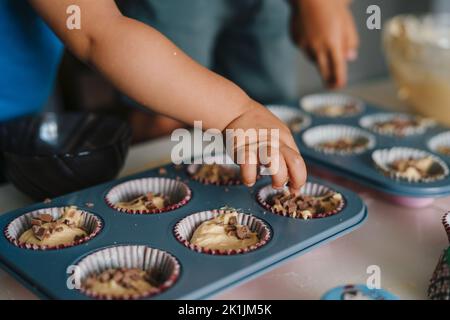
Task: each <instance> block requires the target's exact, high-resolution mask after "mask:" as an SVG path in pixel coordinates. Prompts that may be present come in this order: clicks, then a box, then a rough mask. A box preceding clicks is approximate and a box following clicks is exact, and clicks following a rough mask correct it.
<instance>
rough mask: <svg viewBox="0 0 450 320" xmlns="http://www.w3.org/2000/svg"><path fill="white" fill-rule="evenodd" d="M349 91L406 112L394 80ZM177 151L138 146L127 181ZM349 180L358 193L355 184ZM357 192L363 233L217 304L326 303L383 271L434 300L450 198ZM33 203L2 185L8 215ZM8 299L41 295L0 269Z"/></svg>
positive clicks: (407, 293) (162, 145)
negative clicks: (364, 209) (395, 199)
mask: <svg viewBox="0 0 450 320" xmlns="http://www.w3.org/2000/svg"><path fill="white" fill-rule="evenodd" d="M347 92H350V93H352V94H354V95H357V96H361V97H363V98H365V99H367V100H369V101H371V102H374V103H377V104H379V105H384V106H389V107H392V108H396V109H398V108H403V106H402V104H401V103H400V102H399V101H398V100H396V98H395V90H394V89H393V86H392V84H391V83H390V82H386V81H380V82H373V83H369V84H364V85H362V86H355V87H352V88H350V89H349V90H347ZM171 145H172V143H171V142H170V140H169V138H162V139H158V140H156V141H152V142H150V143H146V144H142V145H139V146H135V147H133V148H132V149H131V150H130V154H129V156H128V159H127V162H126V164H125V167H124V169H123V170H122V173H121V176H124V175H128V174H131V173H135V172H139V171H142V170H144V169H148V168H150V167H155V166H157V165H160V164H162V163H164V162H168V160H169V159H170V148H171ZM341 182H342V183H343V184H344V186H346V187H349V186H350V187H352V184H351V183H348V182H346V181H341ZM356 189H357V190H358V193H359V194H360V196H361V197H362V198H363V199H364V201H365V202H366V204H367V206H368V208H369V218H368V220H367V221H366V222H365V224H364V225H363V226H362V227H361V228H359V229H357V230H356V231H354V232H352V233H350V234H348V235H346V236H344V237H342V238H339V239H337V240H335V241H333V242H331V243H329V244H326V245H323V246H321V247H319V248H317V249H314V250H313V251H311V252H309V253H307V254H305V255H303V256H300V257H298V258H296V259H294V260H291V261H290V262H287V263H286V264H284V265H281V266H280V267H278V268H276V269H274V270H272V271H270V272H268V273H266V274H264V275H262V276H259V277H257V278H255V279H253V280H251V281H249V282H247V283H245V284H243V285H239V286H238V287H235V288H233V289H230V290H227V291H225V292H224V293H222V294H220V295H218V296H216V298H217V299H319V298H320V297H321V296H322V294H323V293H325V292H326V291H327V290H329V289H331V288H333V287H335V286H338V285H344V284H359V283H361V284H364V283H366V279H367V278H368V276H369V275H368V274H367V273H366V269H367V267H368V266H371V265H377V266H379V267H380V269H381V286H382V287H383V288H384V289H387V290H389V291H390V292H392V293H393V294H396V295H397V296H399V297H400V298H401V299H426V291H427V287H428V281H429V279H430V277H431V275H432V272H433V270H434V268H435V266H436V264H437V261H438V258H439V256H440V254H441V252H442V250H443V249H445V248H446V247H447V246H448V240H447V237H446V234H445V231H444V228H443V226H442V223H441V218H442V216H443V215H444V213H445V212H446V211H447V210H448V208H450V197H449V198H443V199H439V200H436V201H435V202H434V203H433V204H432V205H430V206H429V207H427V208H423V209H410V208H404V207H399V206H396V205H393V204H390V203H387V202H386V201H384V200H382V199H380V198H378V197H377V196H376V195H374V194H373V193H372V192H370V191H367V190H364V189H361V188H359V187H357V188H356ZM30 203H31V200H29V199H28V198H26V197H25V196H23V195H22V194H21V193H19V191H17V190H16V189H15V188H14V187H13V186H11V185H3V186H0V214H2V213H5V212H7V211H10V210H13V209H16V208H20V207H23V206H26V205H28V204H30ZM0 299H36V296H35V295H34V294H32V293H31V292H30V291H29V290H27V289H26V288H24V287H23V286H22V285H20V284H19V283H18V282H17V281H16V280H14V279H13V278H12V277H11V276H9V275H8V274H6V273H5V272H4V271H2V270H0Z"/></svg>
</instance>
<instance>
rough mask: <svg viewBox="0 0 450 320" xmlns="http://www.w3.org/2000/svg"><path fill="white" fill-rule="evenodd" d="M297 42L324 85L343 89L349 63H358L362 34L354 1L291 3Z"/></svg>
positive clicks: (324, 0)
mask: <svg viewBox="0 0 450 320" xmlns="http://www.w3.org/2000/svg"><path fill="white" fill-rule="evenodd" d="M290 2H291V4H292V10H293V19H292V33H293V37H294V41H295V42H296V43H297V44H298V45H299V47H301V48H302V49H304V50H305V52H306V54H307V55H308V56H309V57H310V58H311V59H312V60H313V61H315V62H316V64H317V67H318V68H319V71H320V74H321V76H322V78H323V80H324V82H325V83H326V84H327V85H328V86H329V87H331V88H339V87H342V86H343V85H345V84H346V82H347V61H351V60H354V59H356V57H357V54H358V52H357V50H358V42H359V40H358V33H357V31H356V27H355V24H354V21H353V17H352V13H351V11H350V9H349V5H350V3H351V0H290Z"/></svg>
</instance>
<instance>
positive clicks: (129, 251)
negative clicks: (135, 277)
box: [75, 245, 181, 300]
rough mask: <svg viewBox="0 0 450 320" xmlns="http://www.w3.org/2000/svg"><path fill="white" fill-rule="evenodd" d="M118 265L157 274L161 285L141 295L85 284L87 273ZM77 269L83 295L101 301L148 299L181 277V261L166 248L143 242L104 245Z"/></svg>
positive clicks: (80, 262) (118, 266) (90, 273)
mask: <svg viewBox="0 0 450 320" xmlns="http://www.w3.org/2000/svg"><path fill="white" fill-rule="evenodd" d="M116 268H138V269H142V270H148V271H149V272H151V273H157V274H158V278H159V279H158V285H157V286H155V287H153V288H152V289H151V290H149V291H147V292H143V293H141V294H139V295H113V294H102V293H98V292H95V291H94V290H92V289H88V288H86V287H85V286H84V285H83V281H84V280H85V279H86V278H87V277H88V276H90V275H93V274H100V273H101V272H103V271H105V270H107V269H116ZM75 270H76V271H75V272H77V276H78V279H80V282H81V288H80V291H81V292H82V293H83V294H85V295H87V296H89V297H91V298H94V299H101V300H133V299H142V298H149V297H152V296H155V295H157V294H160V293H162V292H164V291H166V290H167V289H169V288H170V287H172V286H173V285H174V284H175V283H176V281H177V280H178V278H179V276H180V270H181V266H180V263H179V262H178V260H177V259H176V258H175V257H174V256H172V255H171V254H170V253H168V252H166V251H162V250H159V249H154V248H151V247H147V246H143V245H127V246H125V245H124V246H114V247H109V248H104V249H101V250H99V251H96V252H94V253H92V254H89V255H88V256H86V257H84V258H83V259H82V260H80V261H79V262H78V263H77V264H76V268H75Z"/></svg>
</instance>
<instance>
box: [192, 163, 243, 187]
mask: <svg viewBox="0 0 450 320" xmlns="http://www.w3.org/2000/svg"><path fill="white" fill-rule="evenodd" d="M193 177H194V178H196V179H200V180H208V181H209V182H211V183H218V184H227V183H229V182H231V181H234V180H240V176H239V171H238V170H236V169H234V168H232V167H229V166H222V165H219V164H216V163H214V164H204V165H202V166H201V167H200V168H199V169H198V170H197V172H196V173H194V174H193Z"/></svg>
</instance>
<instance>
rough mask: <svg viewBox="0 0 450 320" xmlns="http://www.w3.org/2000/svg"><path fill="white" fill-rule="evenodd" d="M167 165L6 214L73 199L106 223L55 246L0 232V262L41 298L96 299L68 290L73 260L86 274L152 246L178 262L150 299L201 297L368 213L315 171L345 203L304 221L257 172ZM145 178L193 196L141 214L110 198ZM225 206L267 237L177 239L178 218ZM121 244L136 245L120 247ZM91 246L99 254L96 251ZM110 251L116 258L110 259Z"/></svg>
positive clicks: (9, 217) (8, 217) (0, 221)
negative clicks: (203, 171) (226, 241)
mask: <svg viewBox="0 0 450 320" xmlns="http://www.w3.org/2000/svg"><path fill="white" fill-rule="evenodd" d="M164 169H165V170H161V169H154V170H150V171H146V172H143V173H140V174H137V175H134V176H130V177H126V178H123V179H119V180H116V181H112V182H108V183H105V184H102V185H99V186H95V187H92V188H89V189H85V190H82V191H79V192H76V193H72V194H68V195H65V196H62V197H59V198H56V199H53V200H52V201H51V203H38V204H35V205H32V206H30V207H28V208H23V209H19V210H16V211H13V212H10V213H6V214H3V215H1V216H0V228H1V230H3V231H4V230H6V229H7V227H8V225H9V224H10V223H11V222H12V221H13V220H15V219H16V218H18V217H20V216H22V215H24V214H26V213H28V212H33V211H35V210H39V209H42V208H53V207H64V206H68V205H75V206H77V207H78V208H79V209H81V210H84V211H86V212H89V213H92V214H94V215H95V216H96V217H98V219H100V220H101V222H102V228H101V230H100V231H99V232H98V234H97V235H96V236H95V237H92V238H91V239H89V240H87V241H85V242H83V243H78V244H76V245H73V246H70V247H68V248H62V249H54V250H33V249H30V248H21V247H18V246H16V245H14V244H13V243H12V242H11V241H9V239H8V238H7V237H6V236H5V235H4V234H1V235H0V265H1V266H2V267H3V268H4V269H5V270H7V271H8V272H9V273H11V274H12V275H14V276H15V277H16V278H17V279H18V280H19V281H21V282H22V283H23V284H24V285H25V286H26V287H28V288H29V289H30V290H32V291H33V292H34V293H36V294H37V295H38V296H39V297H42V298H47V299H92V296H90V295H87V294H86V293H83V290H78V289H76V288H75V289H70V288H69V287H70V286H68V285H67V283H73V282H71V278H70V276H71V272H72V271H73V266H75V265H78V266H80V265H81V266H83V274H85V273H86V272H87V270H91V269H92V270H93V269H95V268H98V267H97V266H101V265H104V266H111V265H114V264H115V262H114V261H116V260H117V261H120V260H121V259H122V260H123V261H124V262H123V264H124V265H127V264H128V263H127V262H126V261H127V260H126V259H131V260H130V261H135V262H136V261H137V262H136V263H137V264H138V265H142V263H139V261H141V260H139V259H146V258H145V257H144V256H142V255H139V252H140V251H139V250H141V251H145V252H147V251H148V250H151V249H155V250H156V251H155V252H159V253H158V254H159V255H161V257H162V258H164V259H166V258H165V257H167V259H169V260H168V261H169V262H170V261H171V264H172V265H173V266H171V267H170V268H169V269H167V264H166V269H167V270H168V271H167V272H169V271H170V272H172V273H173V274H172V275H170V274H168V276H167V277H168V280H167V285H166V286H165V287H164V288H162V289H161V290H159V293H158V294H152V295H147V296H146V297H145V299H203V298H207V297H210V296H212V295H215V294H217V293H219V292H221V291H222V290H224V289H227V288H230V287H232V286H235V285H237V284H240V283H242V282H244V281H247V280H249V279H251V278H253V277H255V276H256V275H258V274H260V273H262V272H266V271H268V270H270V269H272V268H274V267H275V266H276V265H278V264H280V263H283V262H285V261H287V260H289V259H291V258H293V257H295V256H298V255H300V254H303V253H305V252H307V251H308V250H311V249H312V248H314V247H317V246H319V245H322V244H324V243H327V242H328V241H331V240H333V239H335V238H337V237H339V236H342V235H344V234H346V233H348V232H350V231H352V230H353V229H355V228H356V227H358V226H359V225H360V224H361V223H363V221H364V220H365V218H366V217H367V209H366V206H365V205H364V203H363V201H362V200H361V199H360V198H359V197H358V196H357V195H356V194H355V193H353V192H351V191H349V190H347V189H345V188H342V187H339V186H336V185H331V184H328V183H324V182H323V181H321V180H319V179H315V178H310V179H309V181H310V182H312V183H317V184H320V185H324V186H326V187H328V188H331V189H333V190H335V191H336V192H339V193H341V194H342V196H343V197H344V199H345V206H344V207H343V208H342V210H341V211H339V212H338V213H337V214H334V215H332V216H329V217H324V218H318V219H311V220H302V219H294V218H289V217H283V216H280V215H277V214H274V213H271V212H269V211H268V210H267V209H265V208H264V207H263V206H261V205H260V204H259V203H258V201H257V193H258V191H259V190H261V189H262V188H264V187H266V186H267V185H269V184H270V179H269V177H263V178H261V179H259V180H258V182H257V183H256V185H255V186H254V187H253V188H250V189H249V188H247V187H245V186H239V185H233V186H215V185H205V184H202V183H201V182H198V181H195V180H193V179H190V178H189V175H188V174H187V173H186V168H185V167H184V168H178V167H175V166H173V165H168V166H166V167H164ZM143 178H165V179H174V181H175V180H178V181H180V182H183V183H184V184H185V185H186V186H187V187H188V188H189V190H190V193H189V195H190V200H189V201H185V202H184V203H183V204H182V205H180V206H178V207H173V208H171V210H168V211H164V212H159V213H157V212H153V213H142V214H133V213H127V212H120V211H118V210H115V209H114V208H113V207H111V206H110V205H109V204H108V203H107V201H106V199H105V197H106V196H107V194H108V192H110V191H111V190H112V189H113V188H114V187H116V186H118V185H120V184H122V183H124V182H128V181H132V180H136V179H143ZM223 207H233V208H236V209H237V210H238V211H239V212H241V213H244V214H247V215H244V216H242V217H241V216H240V217H239V220H240V221H241V220H242V221H241V222H242V223H246V224H248V225H249V227H250V228H252V227H253V226H254V228H255V230H252V231H254V232H258V233H260V235H263V236H264V239H263V240H264V241H262V242H261V244H260V245H257V246H255V248H253V250H248V251H243V252H237V253H236V254H227V255H223V254H214V253H213V252H203V251H201V250H195V248H194V249H193V248H191V247H190V246H188V245H186V244H183V243H182V241H180V234H181V235H182V234H183V233H182V232H181V231H180V232H181V233H180V232H179V234H178V238H177V235H176V232H175V229H176V226H177V225H179V223H180V221H182V220H183V219H185V218H187V217H192V215H193V214H197V213H202V212H208V211H209V210H217V209H221V208H223ZM248 215H251V216H248ZM252 216H253V217H252ZM194 217H195V216H194ZM190 219H192V218H190ZM194 222H195V221H194ZM123 246H134V247H132V248H131V249H127V248H125V249H122V248H123ZM142 248H144V249H142ZM145 248H151V249H145ZM126 250H129V251H130V252H135V254H136V257H135V258H133V256H130V257H129V256H128V255H124V257H123V258H121V257H120V254H119V253H117V254H119V256H115V253H114V252H122V251H126ZM104 252H106V253H107V254H104ZM108 252H109V253H108ZM93 253H98V254H96V255H92V254H93ZM96 256H98V257H102V258H101V259H100V260H98V259H95V260H94V261H96V262H95V264H92V263H89V264H87V265H86V262H89V261H91V260H92V259H93V258H95V257H96ZM109 256H111V257H112V259H113V260H110V259H109V258H108V257H109ZM127 257H128V258H127ZM102 259H103V260H102ZM114 259H116V260H114ZM102 261H104V262H102ZM145 261H153V260H145ZM155 261H156V260H155ZM133 263H134V262H133ZM148 263H150V262H148ZM84 265H86V266H84ZM71 266H72V267H71ZM169 276H170V277H169ZM72 280H73V279H72Z"/></svg>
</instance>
